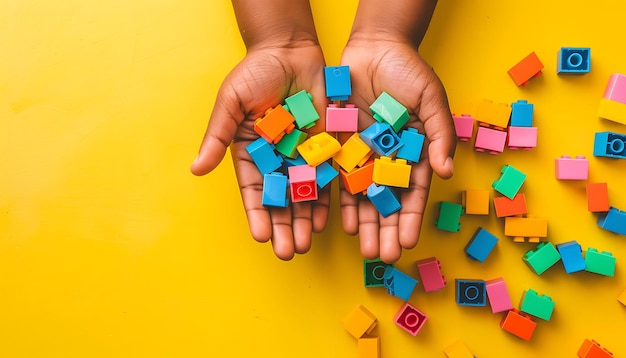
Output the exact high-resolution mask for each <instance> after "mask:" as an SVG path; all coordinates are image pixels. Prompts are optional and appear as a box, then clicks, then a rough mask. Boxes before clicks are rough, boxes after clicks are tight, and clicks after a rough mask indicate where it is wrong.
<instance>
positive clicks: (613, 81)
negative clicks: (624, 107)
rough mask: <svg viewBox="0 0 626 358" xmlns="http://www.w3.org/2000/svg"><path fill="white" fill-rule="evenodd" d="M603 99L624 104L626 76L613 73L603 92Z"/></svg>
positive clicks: (625, 99)
mask: <svg viewBox="0 0 626 358" xmlns="http://www.w3.org/2000/svg"><path fill="white" fill-rule="evenodd" d="M604 98H605V99H608V100H611V101H616V102H619V103H626V76H625V75H622V74H619V73H615V74H613V75H611V78H609V83H608V84H607V85H606V89H605V90H604Z"/></svg>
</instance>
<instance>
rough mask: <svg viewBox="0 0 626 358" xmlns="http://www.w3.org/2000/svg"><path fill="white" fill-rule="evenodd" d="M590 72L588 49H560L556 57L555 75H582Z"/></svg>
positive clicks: (589, 52)
mask: <svg viewBox="0 0 626 358" xmlns="http://www.w3.org/2000/svg"><path fill="white" fill-rule="evenodd" d="M590 70H591V49H590V48H589V47H561V49H560V50H559V53H558V56H557V66H556V73H557V74H559V75H562V74H574V75H584V74H585V73H589V71H590Z"/></svg>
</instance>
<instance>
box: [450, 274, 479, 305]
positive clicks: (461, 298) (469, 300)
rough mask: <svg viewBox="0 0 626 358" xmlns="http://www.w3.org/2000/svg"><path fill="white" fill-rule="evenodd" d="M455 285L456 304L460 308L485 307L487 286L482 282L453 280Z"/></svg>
mask: <svg viewBox="0 0 626 358" xmlns="http://www.w3.org/2000/svg"><path fill="white" fill-rule="evenodd" d="M454 281H455V283H456V303H457V304H459V305H460V306H486V305H487V291H486V289H487V285H486V284H485V281H483V280H461V279H458V278H457V279H456V280H454Z"/></svg>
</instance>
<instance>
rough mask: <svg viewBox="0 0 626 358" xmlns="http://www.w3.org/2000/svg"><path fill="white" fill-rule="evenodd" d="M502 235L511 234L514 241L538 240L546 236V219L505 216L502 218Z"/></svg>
mask: <svg viewBox="0 0 626 358" xmlns="http://www.w3.org/2000/svg"><path fill="white" fill-rule="evenodd" d="M504 235H506V236H512V237H513V241H514V242H524V238H528V242H539V238H541V237H546V236H548V220H546V219H540V218H524V217H517V216H507V217H505V218H504Z"/></svg>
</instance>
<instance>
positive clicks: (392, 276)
mask: <svg viewBox="0 0 626 358" xmlns="http://www.w3.org/2000/svg"><path fill="white" fill-rule="evenodd" d="M417 282H418V281H417V280H416V279H414V278H413V277H411V276H409V275H407V274H405V273H404V272H402V271H400V270H398V269H397V268H395V267H393V266H387V267H386V268H385V273H384V275H383V283H384V285H385V288H387V293H389V294H390V295H392V296H396V297H399V298H401V299H402V300H404V301H408V300H409V298H410V297H411V294H412V293H413V289H414V288H415V285H417Z"/></svg>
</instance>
